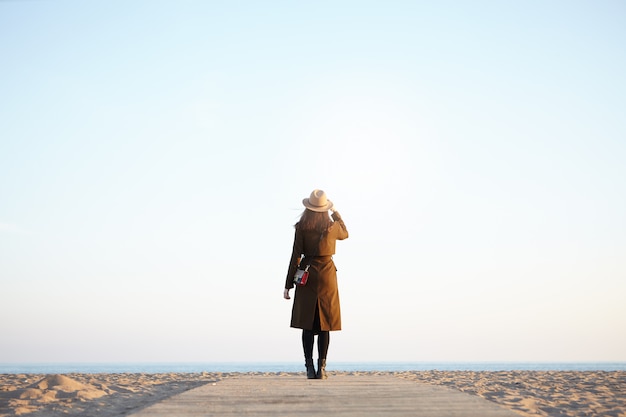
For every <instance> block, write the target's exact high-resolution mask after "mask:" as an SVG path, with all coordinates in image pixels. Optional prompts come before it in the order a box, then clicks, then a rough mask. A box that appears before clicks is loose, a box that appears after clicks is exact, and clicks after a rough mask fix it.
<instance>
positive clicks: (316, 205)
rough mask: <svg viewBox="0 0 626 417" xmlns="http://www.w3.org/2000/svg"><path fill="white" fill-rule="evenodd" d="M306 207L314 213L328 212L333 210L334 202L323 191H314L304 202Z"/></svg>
mask: <svg viewBox="0 0 626 417" xmlns="http://www.w3.org/2000/svg"><path fill="white" fill-rule="evenodd" d="M302 204H304V207H306V208H308V209H309V210H312V211H319V212H323V211H328V210H330V209H332V208H333V202H332V201H330V200H329V199H328V198H326V193H325V192H324V191H322V190H313V191H312V192H311V196H310V197H309V198H305V199H304V200H302Z"/></svg>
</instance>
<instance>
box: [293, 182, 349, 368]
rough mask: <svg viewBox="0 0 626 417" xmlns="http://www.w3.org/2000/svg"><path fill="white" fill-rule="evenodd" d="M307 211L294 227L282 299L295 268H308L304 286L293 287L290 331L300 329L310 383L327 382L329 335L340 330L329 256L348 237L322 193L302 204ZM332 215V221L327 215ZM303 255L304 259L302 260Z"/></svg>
mask: <svg viewBox="0 0 626 417" xmlns="http://www.w3.org/2000/svg"><path fill="white" fill-rule="evenodd" d="M302 204H304V207H306V209H305V210H304V212H303V213H302V216H301V217H300V221H299V222H298V223H296V225H295V228H296V235H295V238H294V242H293V252H292V253H291V261H290V262H289V270H288V271H287V280H286V281H285V292H284V297H285V298H286V299H287V300H289V299H290V298H291V297H290V296H289V290H290V289H291V288H293V286H294V282H293V276H294V275H295V273H296V268H297V267H298V265H299V264H300V263H301V264H302V266H303V267H304V266H306V265H309V269H308V271H309V278H308V281H307V283H306V285H304V286H301V285H298V286H296V295H295V299H294V301H293V309H292V312H291V327H295V328H298V329H302V348H303V349H304V363H305V366H306V375H307V378H309V379H314V378H317V379H326V354H327V353H328V345H329V343H330V333H329V332H330V331H332V330H341V310H340V308H339V291H338V290H337V269H336V268H335V264H334V263H333V258H332V255H333V254H334V253H335V242H336V241H337V240H343V239H346V238H347V237H348V230H347V229H346V225H345V224H344V223H343V220H341V216H340V215H339V213H338V212H337V210H335V209H334V206H333V203H332V202H331V201H330V200H328V199H327V197H326V193H325V192H324V191H322V190H313V192H312V193H311V196H310V197H309V198H305V199H304V200H302ZM329 210H330V211H332V212H333V213H332V220H331V219H330V217H329V216H328V211H329ZM302 255H304V257H303V258H301V257H302ZM314 335H317V353H318V360H317V372H316V371H315V367H314V366H313V345H314V338H313V336H314Z"/></svg>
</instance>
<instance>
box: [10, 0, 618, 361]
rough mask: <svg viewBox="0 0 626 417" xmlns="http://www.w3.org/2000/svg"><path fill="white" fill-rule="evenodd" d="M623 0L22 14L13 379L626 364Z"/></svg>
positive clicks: (35, 1)
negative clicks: (304, 278) (310, 222)
mask: <svg viewBox="0 0 626 417" xmlns="http://www.w3.org/2000/svg"><path fill="white" fill-rule="evenodd" d="M625 23H626V5H625V4H624V3H623V2H622V1H609V0H601V1H595V2H588V1H565V0H556V1H550V2H545V1H534V0H531V1H524V2H512V1H473V2H466V1H439V2H426V1H394V0H391V1H385V2H374V1H363V0H360V1H350V0H347V1H339V2H337V1H316V2H303V1H300V2H299V1H270V2H253V1H241V2H229V1H192V0H189V1H152V0H150V1H148V0H145V1H142V0H134V1H119V0H118V1H106V2H104V1H101V2H82V1H69V0H32V1H20V0H8V1H0V57H1V60H2V65H0V362H4V363H17V362H190V361H191V362H230V361H241V362H275V361H281V362H297V361H300V360H302V350H301V342H300V331H299V330H296V329H291V328H290V327H289V323H290V315H291V301H287V300H284V299H283V298H282V294H283V288H284V282H285V276H286V272H287V267H288V262H289V259H290V255H291V248H292V244H293V235H294V229H293V225H294V223H295V222H297V221H298V218H299V216H300V214H301V212H302V210H303V206H302V204H301V201H302V199H303V198H305V197H308V195H309V193H310V192H311V191H312V190H313V189H316V188H319V189H323V190H325V191H326V192H327V194H328V197H329V199H331V200H332V201H333V202H334V203H335V205H336V207H337V209H338V210H339V212H340V213H341V214H342V216H343V218H344V220H345V222H346V225H347V227H348V230H349V232H350V237H349V238H348V239H347V240H344V241H341V242H338V243H337V254H336V255H335V257H334V260H335V264H336V265H337V268H338V280H339V291H340V297H341V308H342V321H343V330H342V331H340V332H333V333H332V334H331V346H330V350H329V357H328V360H329V363H332V362H333V361H342V362H345V361H374V362H395V361H403V362H407V361H450V362H459V361H460V362H480V361H485V362H499V361H506V362H509V361H510V362H548V361H558V362H569V361H574V362H575V361H626V332H624V328H626V302H625V301H626V215H625V214H624V213H626V163H624V161H626V117H624V114H626V102H625V100H624V97H626V77H625V75H624V74H626V49H625V48H624V42H625V41H626V24H625Z"/></svg>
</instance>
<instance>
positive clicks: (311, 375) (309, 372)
mask: <svg viewBox="0 0 626 417" xmlns="http://www.w3.org/2000/svg"><path fill="white" fill-rule="evenodd" d="M304 366H306V377H307V379H315V378H316V374H315V367H314V366H313V358H311V359H308V358H306V359H305V360H304Z"/></svg>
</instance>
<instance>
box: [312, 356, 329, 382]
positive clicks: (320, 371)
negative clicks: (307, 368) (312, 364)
mask: <svg viewBox="0 0 626 417" xmlns="http://www.w3.org/2000/svg"><path fill="white" fill-rule="evenodd" d="M315 378H317V379H326V378H328V375H326V359H318V360H317V375H316V376H315Z"/></svg>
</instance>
